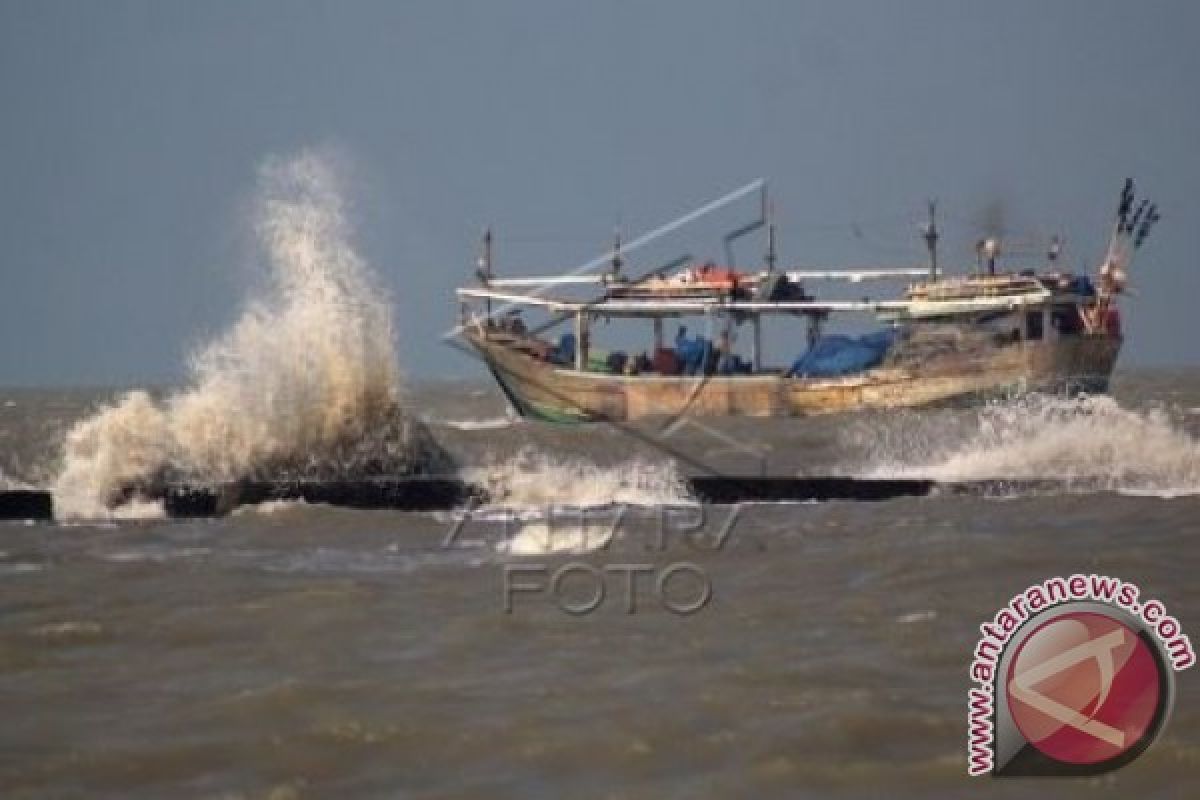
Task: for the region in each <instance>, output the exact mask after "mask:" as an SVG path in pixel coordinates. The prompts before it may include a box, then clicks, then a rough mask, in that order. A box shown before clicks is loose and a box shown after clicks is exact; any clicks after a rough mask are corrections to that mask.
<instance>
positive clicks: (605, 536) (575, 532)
mask: <svg viewBox="0 0 1200 800" xmlns="http://www.w3.org/2000/svg"><path fill="white" fill-rule="evenodd" d="M519 524H520V526H521V527H520V529H519V530H518V531H517V532H516V533H515V534H514V535H513V536H512V537H510V538H508V539H505V540H503V541H501V542H499V543H498V544H497V545H496V550H497V551H498V552H501V553H505V554H506V555H513V556H541V555H552V554H556V553H576V554H580V553H591V552H594V551H596V550H599V549H601V548H604V547H607V546H608V544H609V542H611V541H612V537H613V529H614V526H613V524H612V522H607V523H592V522H582V521H572V520H567V519H562V518H559V517H554V518H547V519H542V520H533V521H529V522H522V523H519Z"/></svg>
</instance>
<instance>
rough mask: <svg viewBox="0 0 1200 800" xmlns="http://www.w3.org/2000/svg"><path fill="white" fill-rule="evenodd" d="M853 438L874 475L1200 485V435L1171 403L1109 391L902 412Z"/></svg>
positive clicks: (1188, 488)
mask: <svg viewBox="0 0 1200 800" xmlns="http://www.w3.org/2000/svg"><path fill="white" fill-rule="evenodd" d="M851 438H852V439H853V440H854V442H852V444H855V443H856V444H858V445H859V446H862V447H865V449H866V450H867V452H868V459H869V461H868V463H871V464H873V465H874V466H873V467H872V468H871V469H870V470H868V471H869V473H870V477H919V478H932V479H935V480H941V481H970V480H1054V481H1062V482H1064V483H1066V484H1071V485H1076V486H1080V487H1083V488H1094V489H1107V490H1119V491H1127V492H1141V493H1149V494H1162V495H1164V496H1174V495H1179V494H1189V493H1194V492H1198V491H1200V440H1198V439H1197V438H1196V436H1194V435H1193V434H1191V433H1189V432H1188V430H1187V429H1186V428H1185V427H1184V426H1183V424H1182V422H1181V421H1180V420H1179V419H1178V418H1177V417H1176V416H1175V415H1173V414H1171V413H1170V412H1168V411H1166V410H1163V409H1145V410H1134V409H1127V408H1123V407H1122V406H1121V405H1119V404H1118V403H1117V401H1116V400H1114V399H1113V398H1111V397H1107V396H1084V397H1077V398H1065V397H1058V396H1045V395H1030V396H1026V397H1023V398H1019V399H1015V400H1011V401H1007V402H1003V403H997V404H994V405H989V406H987V407H984V408H983V409H979V410H978V411H975V412H971V413H968V414H957V415H951V414H944V413H938V414H919V413H904V414H896V415H892V416H891V417H889V418H888V419H887V420H885V421H884V422H883V423H882V424H879V425H876V426H872V429H871V430H870V431H869V432H868V431H867V430H865V429H861V428H860V429H857V430H856V431H855V432H854V433H852V434H851Z"/></svg>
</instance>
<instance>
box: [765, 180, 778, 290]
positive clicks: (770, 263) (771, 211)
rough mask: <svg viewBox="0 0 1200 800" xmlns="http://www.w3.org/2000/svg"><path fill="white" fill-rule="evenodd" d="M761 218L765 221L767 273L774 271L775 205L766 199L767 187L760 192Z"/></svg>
mask: <svg viewBox="0 0 1200 800" xmlns="http://www.w3.org/2000/svg"><path fill="white" fill-rule="evenodd" d="M762 202H763V217H764V218H765V219H766V220H767V257H766V262H767V272H774V271H775V257H776V254H775V204H774V203H772V202H771V201H770V200H769V199H768V198H767V187H766V186H763V190H762Z"/></svg>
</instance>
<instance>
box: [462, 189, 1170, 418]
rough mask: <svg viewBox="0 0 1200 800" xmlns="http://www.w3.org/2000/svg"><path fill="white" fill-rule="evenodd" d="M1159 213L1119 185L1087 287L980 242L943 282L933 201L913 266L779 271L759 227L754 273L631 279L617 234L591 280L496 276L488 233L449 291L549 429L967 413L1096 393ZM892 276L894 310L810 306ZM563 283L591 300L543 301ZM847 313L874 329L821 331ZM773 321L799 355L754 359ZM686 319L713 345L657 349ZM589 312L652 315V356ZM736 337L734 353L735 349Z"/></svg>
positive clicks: (473, 332) (470, 332) (467, 329)
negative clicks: (1026, 395)
mask: <svg viewBox="0 0 1200 800" xmlns="http://www.w3.org/2000/svg"><path fill="white" fill-rule="evenodd" d="M764 207H765V203H764ZM1157 218H1158V215H1157V212H1156V210H1155V209H1154V207H1153V206H1150V207H1149V208H1147V205H1146V203H1144V202H1143V203H1142V204H1141V206H1139V207H1138V208H1137V210H1136V211H1135V210H1134V209H1133V188H1132V182H1129V183H1127V184H1126V187H1125V190H1124V191H1123V192H1122V195H1121V203H1120V205H1119V207H1118V214H1117V222H1116V225H1115V228H1114V232H1113V235H1112V239H1111V241H1110V244H1109V248H1108V254H1107V256H1106V258H1105V260H1104V262H1103V264H1102V266H1101V269H1100V270H1099V274H1098V276H1097V277H1096V279H1095V280H1094V281H1093V280H1092V279H1091V278H1089V277H1088V276H1086V275H1081V274H1075V273H1072V272H1069V271H1064V270H1061V269H1057V268H1056V267H1057V264H1056V263H1055V262H1056V260H1057V258H1056V256H1057V253H1056V252H1054V251H1052V252H1051V253H1050V256H1049V264H1048V265H1047V266H1048V267H1050V268H1048V269H1043V270H1040V271H1037V270H1030V269H1010V270H1006V271H1000V270H997V268H996V260H997V257H998V255H999V252H998V251H999V245H998V243H997V242H995V241H985V242H983V243H981V246H980V257H981V265H982V264H986V269H981V270H979V271H977V272H974V273H972V274H964V275H956V276H944V275H941V274H939V269H938V265H937V247H936V245H937V238H938V233H937V228H936V224H935V221H934V218H933V209H932V206H931V209H930V220H929V223H928V225H927V227H926V229H925V240H926V243H927V245H928V246H929V254H930V264H929V266H928V267H927V268H901V269H873V270H801V269H793V270H776V269H775V261H776V254H775V245H774V242H775V236H774V226H773V224H771V223H770V222H769V220H768V221H766V222H765V227H767V230H768V246H767V256H766V268H765V269H763V270H760V271H757V272H744V271H740V270H736V269H734V268H732V267H716V266H714V265H712V264H703V265H690V264H685V265H684V266H682V267H681V268H679V269H677V270H676V271H674V272H670V273H664V271H663V270H661V269H660V270H656V271H652V272H650V273H648V274H646V275H642V276H640V277H637V278H633V277H628V276H627V275H626V274H625V273H624V272H623V270H622V267H623V265H624V253H623V252H622V250H621V248H620V243H619V241H618V242H617V244H615V245H614V247H613V250H612V251H611V252H610V253H609V254H608V256H607V262H608V268H607V269H606V270H605V271H604V272H603V273H599V274H597V273H593V272H587V273H584V274H572V275H560V276H546V277H540V278H539V277H532V278H510V279H500V278H496V277H495V276H494V275H493V274H492V268H491V266H492V265H491V239H490V234H488V236H487V237H486V238H485V247H484V256H483V258H482V259H481V268H480V270H479V275H480V278H481V283H482V284H483V285H482V286H479V287H467V288H462V289H459V290H458V296H459V299H460V303H461V313H462V319H461V326H460V328H459V329H458V332H459V333H461V335H462V336H463V337H464V338H465V340H466V341H467V342H468V343H469V344H470V346H471V347H472V348H474V350H475V351H476V352H477V353H478V354H479V355H480V357H481V358H482V360H483V362H484V363H485V364H486V365H487V367H488V369H489V370H490V371H491V373H492V375H493V376H494V377H495V379H496V381H497V382H498V384H499V385H500V387H501V388H502V389H503V391H504V393H505V395H506V396H507V397H508V399H509V400H510V401H511V403H512V405H513V407H514V408H515V409H516V411H517V412H518V413H520V414H522V415H525V416H529V417H534V418H538V419H543V420H550V421H555V422H584V421H594V420H632V419H638V418H642V417H649V416H661V415H666V416H680V415H697V416H705V415H740V416H797V415H810V414H821V413H830V412H846V411H859V410H867V409H894V408H907V407H920V406H930V405H941V404H958V403H974V402H979V401H981V400H985V399H988V398H993V397H996V396H1000V395H1007V394H1012V393H1019V392H1030V391H1039V392H1062V391H1067V392H1079V391H1086V392H1103V391H1105V390H1106V389H1107V386H1108V381H1109V377H1110V375H1111V373H1112V370H1113V366H1114V364H1115V363H1116V360H1117V355H1118V352H1119V351H1120V347H1121V343H1122V332H1121V327H1120V317H1119V313H1118V310H1117V306H1116V297H1117V295H1118V294H1120V293H1121V291H1122V290H1123V289H1124V287H1125V281H1126V277H1125V276H1126V272H1127V269H1128V267H1129V264H1130V262H1131V261H1132V257H1133V254H1134V251H1135V250H1136V249H1137V247H1139V246H1140V245H1141V243H1142V241H1143V240H1144V239H1145V237H1146V234H1147V232H1148V231H1149V228H1150V227H1151V226H1152V225H1153V223H1154V222H1155V221H1156V220H1157ZM675 266H676V267H678V266H679V265H675ZM896 279H909V280H910V281H912V282H911V283H910V284H909V285H908V287H907V289H906V290H905V291H904V292H903V294H902V295H901V296H900V297H898V298H895V299H890V300H887V299H884V300H872V299H869V298H868V299H862V300H856V301H821V300H818V299H817V298H816V297H814V296H813V295H812V294H810V293H809V291H808V286H810V285H811V284H812V283H815V282H818V281H825V280H849V281H853V282H856V283H857V282H865V281H883V280H892V281H894V280H896ZM563 286H567V287H575V288H576V289H578V288H579V287H589V288H591V289H593V290H596V289H598V290H599V294H598V295H596V296H592V297H584V298H567V297H563V296H557V297H555V296H549V295H548V294H547V290H549V289H551V288H556V287H563ZM522 309H533V310H536V311H537V312H540V313H542V314H543V315H544V316H545V322H544V323H542V324H539V325H537V326H534V325H533V324H532V323H530V322H528V321H526V320H525V318H524V317H523V316H522V315H521V313H520V311H521V310H522ZM843 314H860V315H861V314H865V315H869V316H873V317H874V318H875V319H876V320H877V321H878V322H879V323H880V324H882V325H883V326H884V327H883V330H882V331H880V332H878V333H875V334H872V335H870V336H863V337H850V336H831V335H829V334H827V333H826V327H827V325H828V323H829V321H830V320H831V318H833V317H834V315H843ZM773 317H775V318H777V317H788V318H800V319H802V320H804V321H806V322H807V335H806V339H807V342H806V343H805V344H806V349H805V351H804V353H803V355H801V356H800V357H799V358H797V359H796V361H795V362H794V363H793V364H792V365H790V366H768V365H764V364H763V363H762V350H763V348H762V335H763V325H764V320H767V319H770V318H773ZM685 318H692V319H700V320H702V325H703V326H704V327H705V328H706V330H707V331H708V332H709V335H708V336H697V337H695V338H692V339H689V338H687V337H686V335H685V334H683V333H682V332H681V333H678V334H677V335H676V339H675V342H674V347H672V346H669V344H668V343H667V342H666V341H664V331H663V328H664V322H666V321H668V320H669V321H674V322H678V323H682V322H683V321H684V320H685ZM598 320H603V321H610V320H625V321H631V320H643V321H645V320H648V321H649V322H650V323H651V328H652V332H653V341H652V343H651V346H650V347H648V348H647V349H646V350H645V351H644V352H642V353H636V354H635V353H632V352H626V351H608V352H606V351H602V350H600V348H598V347H597V346H596V345H595V343H594V342H593V331H594V329H595V323H596V322H597V321H598ZM561 326H569V328H570V329H569V330H568V331H567V332H566V333H561V334H559V335H558V337H557V339H556V338H554V337H553V336H552V335H551V333H550V332H551V331H553V330H555V328H556V327H561ZM744 328H749V331H750V336H749V337H748V338H749V348H748V350H749V351H748V353H743V352H741V351H740V349H739V348H738V347H737V346H736V340H737V332H738V331H739V330H742V329H744ZM681 331H682V328H681Z"/></svg>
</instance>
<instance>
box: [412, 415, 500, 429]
mask: <svg viewBox="0 0 1200 800" xmlns="http://www.w3.org/2000/svg"><path fill="white" fill-rule="evenodd" d="M430 422H431V423H433V424H434V425H441V426H443V427H446V428H454V429H455V430H459V431H494V430H499V429H501V428H508V427H511V426H512V425H513V423H515V422H516V418H515V417H512V416H504V417H484V418H482V419H432V420H430Z"/></svg>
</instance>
